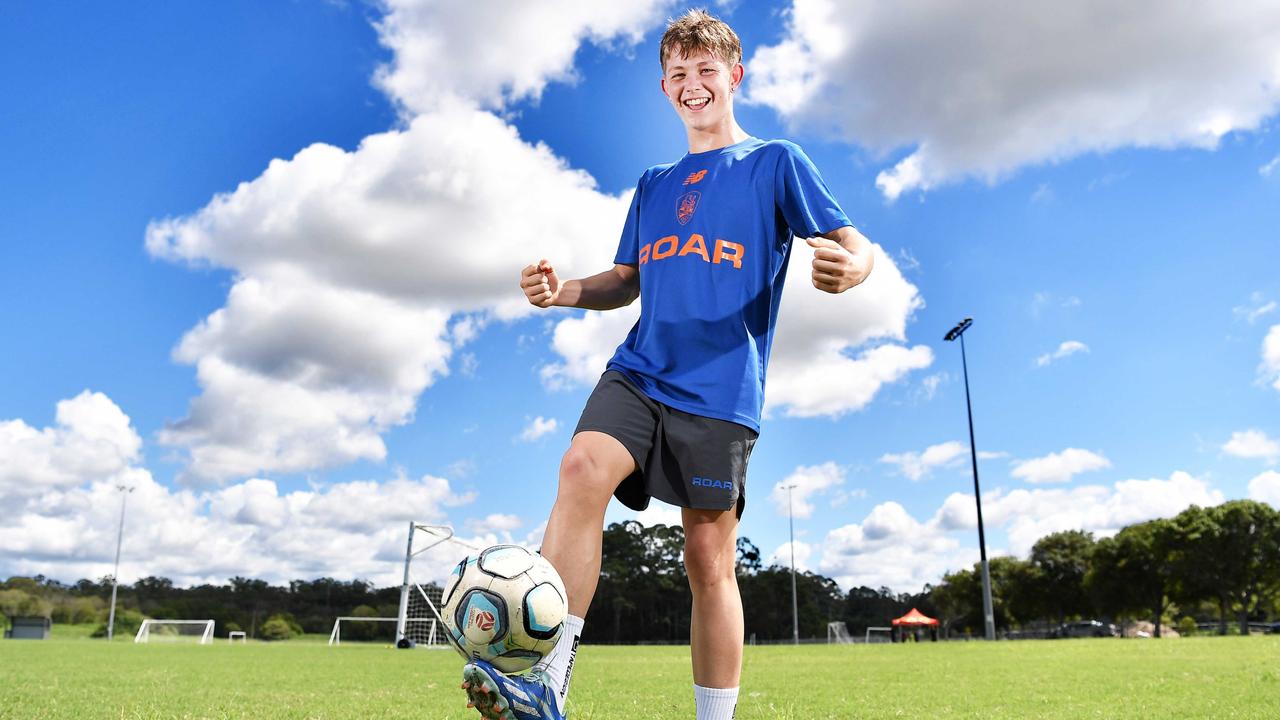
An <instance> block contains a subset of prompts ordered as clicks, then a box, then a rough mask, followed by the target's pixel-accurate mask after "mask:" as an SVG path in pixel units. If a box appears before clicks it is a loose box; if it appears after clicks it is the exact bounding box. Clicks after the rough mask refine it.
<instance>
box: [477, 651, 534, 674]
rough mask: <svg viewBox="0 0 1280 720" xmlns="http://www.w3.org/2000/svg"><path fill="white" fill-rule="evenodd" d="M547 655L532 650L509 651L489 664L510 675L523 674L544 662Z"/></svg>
mask: <svg viewBox="0 0 1280 720" xmlns="http://www.w3.org/2000/svg"><path fill="white" fill-rule="evenodd" d="M544 654H545V653H540V652H534V651H532V650H509V651H507V652H505V653H503V654H501V655H499V656H497V657H495V658H493V659H492V660H490V661H489V662H491V663H493V666H494V667H496V668H498V669H499V670H501V671H502V672H504V673H506V674H508V675H514V674H517V673H522V672H524V671H526V670H528V669H529V668H531V667H533V666H534V665H537V664H538V663H539V662H541V661H542V657H543V655H544Z"/></svg>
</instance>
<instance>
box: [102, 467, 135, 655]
mask: <svg viewBox="0 0 1280 720" xmlns="http://www.w3.org/2000/svg"><path fill="white" fill-rule="evenodd" d="M116 490H119V491H120V529H119V530H118V531H117V532H116V569H115V570H114V571H113V572H112V573H111V613H110V616H109V617H108V618H107V642H111V638H113V637H114V636H115V630H116V585H118V584H119V581H120V543H121V541H122V540H124V505H125V502H127V501H128V500H129V493H131V492H133V487H131V486H127V485H117V486H116Z"/></svg>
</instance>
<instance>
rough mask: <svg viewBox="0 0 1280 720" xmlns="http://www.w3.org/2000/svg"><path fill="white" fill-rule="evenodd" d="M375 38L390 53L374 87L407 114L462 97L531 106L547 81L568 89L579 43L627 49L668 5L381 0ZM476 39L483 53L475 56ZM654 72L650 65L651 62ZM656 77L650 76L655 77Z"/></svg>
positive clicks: (496, 105) (663, 0)
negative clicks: (383, 10)
mask: <svg viewBox="0 0 1280 720" xmlns="http://www.w3.org/2000/svg"><path fill="white" fill-rule="evenodd" d="M384 5H385V7H386V10H387V14H386V16H385V17H383V18H382V19H381V20H380V21H379V22H378V34H379V37H380V38H381V40H382V42H383V44H384V45H386V46H387V47H389V48H390V49H391V50H392V51H393V52H394V59H393V60H392V62H391V63H390V64H389V65H387V66H385V67H383V68H381V69H380V70H379V71H378V73H377V77H376V82H377V83H378V85H379V86H380V87H382V88H383V89H384V90H385V91H386V93H387V94H388V95H389V96H390V97H391V98H392V99H394V100H395V101H396V102H397V103H399V104H400V105H401V106H402V107H403V108H404V109H405V110H406V111H407V112H408V113H409V114H411V115H418V114H423V113H427V112H431V111H432V110H434V109H435V108H436V107H438V106H439V105H440V103H441V102H444V101H447V100H448V99H449V98H456V97H462V98H467V99H468V100H470V101H472V102H475V103H477V104H479V106H480V107H483V108H488V109H501V108H503V107H504V106H506V105H508V104H509V103H511V102H513V101H516V100H521V99H529V98H531V99H535V100H536V99H537V98H538V97H539V96H540V95H541V94H542V91H543V89H544V88H545V87H546V86H547V84H548V83H550V82H555V81H561V82H573V81H574V80H575V79H576V76H575V74H574V69H573V59H574V54H575V53H576V52H577V51H578V48H579V47H580V46H581V45H582V43H583V42H584V41H589V42H591V43H593V44H596V45H601V46H605V47H614V46H616V47H619V48H626V47H629V46H632V45H634V44H636V43H638V42H639V41H640V40H641V39H642V38H643V36H644V32H645V31H646V30H647V29H649V28H651V27H653V26H655V25H657V24H658V23H659V22H661V20H662V19H663V18H664V12H665V10H666V9H667V7H668V6H669V5H670V2H669V0H640V1H638V2H626V3H595V2H586V1H584V0H544V1H543V2H536V3H531V2H523V1H522V0H496V1H494V0H489V1H488V2H483V3H460V2H447V1H442V0H386V2H385V3H384ZM481 35H482V37H483V40H482V42H483V45H484V51H483V52H477V51H476V43H477V38H478V37H480V36H481ZM652 62H653V64H654V67H655V68H656V67H657V59H656V58H654V59H653V60H652ZM655 72H656V70H655Z"/></svg>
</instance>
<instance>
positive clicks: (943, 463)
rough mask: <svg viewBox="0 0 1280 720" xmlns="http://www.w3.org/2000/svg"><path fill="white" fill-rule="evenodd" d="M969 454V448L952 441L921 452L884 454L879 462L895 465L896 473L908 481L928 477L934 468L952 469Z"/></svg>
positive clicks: (931, 446) (932, 446)
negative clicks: (896, 467)
mask: <svg viewBox="0 0 1280 720" xmlns="http://www.w3.org/2000/svg"><path fill="white" fill-rule="evenodd" d="M968 454H969V446H968V445H965V444H963V443H960V442H956V441H955V440H952V441H950V442H945V443H940V444H938V445H930V446H929V447H927V448H925V449H924V451H923V452H904V453H886V454H884V455H882V456H881V457H880V462H882V463H889V464H890V465H897V466H898V471H899V472H901V473H902V474H903V475H905V476H907V478H908V479H910V480H920V479H923V478H925V477H928V476H929V474H930V473H932V472H933V471H934V470H935V469H936V468H943V467H954V466H955V465H958V464H959V462H960V460H961V459H963V458H965V457H967V456H968Z"/></svg>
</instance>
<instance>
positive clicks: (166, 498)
mask: <svg viewBox="0 0 1280 720" xmlns="http://www.w3.org/2000/svg"><path fill="white" fill-rule="evenodd" d="M15 429H18V430H21V431H22V432H21V433H19V434H18V435H16V437H17V442H12V441H13V439H14V436H10V434H9V433H10V432H11V431H13V430H15ZM0 437H2V438H4V439H3V441H0V442H3V447H4V449H5V451H4V452H0V458H3V459H5V460H7V459H10V458H21V459H22V463H21V464H7V463H6V464H5V465H3V466H2V467H3V470H0V478H2V481H0V506H3V507H4V508H5V510H6V511H5V513H3V515H0V568H3V570H4V571H5V572H8V573H10V574H24V575H33V574H37V573H42V574H45V575H48V576H50V577H55V578H59V579H67V580H73V579H76V578H81V577H88V578H97V577H101V576H103V575H107V574H110V572H111V570H112V561H113V559H114V552H115V540H116V528H117V523H118V521H119V513H120V507H121V493H120V491H119V490H117V487H118V486H125V487H132V488H133V492H131V493H129V494H128V497H127V503H128V504H127V513H126V524H125V534H124V544H123V551H122V556H121V567H120V577H121V579H122V580H123V581H125V582H132V581H133V580H135V579H137V578H139V577H144V576H147V575H156V576H162V577H168V578H171V579H173V580H174V581H175V582H177V583H179V584H188V583H201V582H214V583H221V582H225V581H226V580H227V579H228V578H230V577H233V576H236V575H241V576H247V577H260V578H263V579H266V580H269V581H273V582H282V581H285V580H289V579H294V578H314V577H320V576H331V577H338V578H345V579H353V578H366V579H370V580H373V581H375V582H378V583H383V584H393V583H397V582H398V575H399V572H400V571H401V570H402V565H401V563H402V562H403V557H404V543H405V526H406V522H405V521H407V520H416V521H420V522H445V521H447V520H448V512H449V510H450V509H451V508H455V507H459V506H462V505H465V504H467V503H470V502H472V501H473V500H474V499H475V495H474V493H460V492H458V491H456V490H455V489H454V488H453V487H452V486H451V485H450V483H449V481H448V480H447V479H445V478H440V477H433V476H429V475H427V476H423V477H420V478H417V479H412V478H406V477H392V478H390V479H387V480H384V481H381V482H375V481H356V482H346V483H335V484H332V485H329V486H326V487H322V488H317V489H309V490H297V491H282V490H281V489H280V488H279V486H277V484H276V483H275V482H274V481H272V480H269V479H265V478H250V479H248V480H245V481H243V482H239V483H233V484H229V485H227V486H225V487H221V488H216V489H212V490H207V491H194V490H190V489H173V488H169V487H166V486H164V485H162V484H160V483H158V482H157V481H156V480H155V479H154V478H153V477H152V475H151V473H150V472H148V471H147V470H146V468H144V467H142V466H140V465H139V464H138V461H139V459H140V449H141V442H140V440H139V439H138V437H137V434H136V433H135V432H134V431H133V429H132V427H131V426H130V423H129V419H128V416H127V415H125V414H124V413H123V412H122V411H121V410H120V409H119V408H118V407H117V406H116V405H115V404H114V403H113V402H111V400H110V399H109V398H107V397H106V396H104V395H102V394H100V393H89V392H86V393H83V394H81V395H79V396H78V397H76V398H73V399H71V400H64V401H63V402H61V403H59V404H58V426H57V427H54V428H46V429H43V430H39V431H34V432H32V431H31V429H30V428H28V427H27V426H26V424H25V423H23V422H22V421H20V420H9V421H6V422H3V423H0ZM9 450H17V452H14V453H12V454H11V453H10V452H8V451H9ZM453 554H456V553H453V552H449V551H447V550H446V549H444V548H442V549H441V551H440V552H439V553H437V555H438V556H439V557H431V556H424V559H423V560H422V563H421V567H420V568H419V570H420V575H422V576H425V577H435V576H437V575H438V576H441V577H442V576H443V575H444V574H445V573H446V572H447V569H448V567H449V566H450V565H451V564H452V563H453V562H456V560H455V559H453V558H452V555H453Z"/></svg>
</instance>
